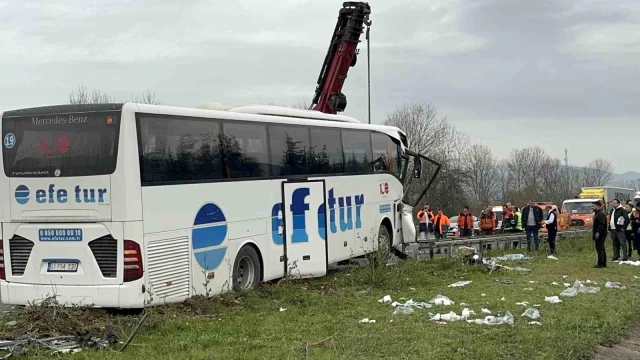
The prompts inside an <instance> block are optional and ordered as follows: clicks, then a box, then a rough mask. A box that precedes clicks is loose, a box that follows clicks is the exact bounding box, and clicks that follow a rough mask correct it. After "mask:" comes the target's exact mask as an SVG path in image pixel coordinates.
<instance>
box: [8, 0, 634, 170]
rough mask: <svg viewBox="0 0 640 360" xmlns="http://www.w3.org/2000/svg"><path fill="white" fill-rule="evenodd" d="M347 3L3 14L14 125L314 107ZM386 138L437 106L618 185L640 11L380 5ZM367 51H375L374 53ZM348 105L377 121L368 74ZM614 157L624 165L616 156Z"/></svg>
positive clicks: (378, 75) (161, 0)
mask: <svg viewBox="0 0 640 360" xmlns="http://www.w3.org/2000/svg"><path fill="white" fill-rule="evenodd" d="M341 4H342V1H304V0H295V1H294V0H289V1H277V2H265V1H260V0H251V1H243V2H240V3H231V2H225V1H205V0H194V1H189V2H181V1H169V0H154V1H151V0H110V1H92V2H86V1H82V0H73V1H61V0H60V1H56V0H40V1H34V0H32V1H28V2H27V1H20V0H9V1H6V0H5V1H2V0H0V38H1V39H2V40H3V41H1V42H0V109H13V108H18V107H25V106H37V105H43V104H52V103H60V102H64V101H66V99H67V96H68V93H69V92H70V91H72V90H73V89H74V88H75V86H76V85H77V84H78V83H85V84H86V85H87V86H89V87H95V88H99V89H101V90H103V91H105V92H108V93H110V94H113V95H114V96H116V97H118V98H121V99H127V98H129V96H130V95H131V93H135V92H140V91H142V90H144V89H146V88H147V87H149V88H151V89H153V90H155V91H156V93H157V94H158V96H159V97H160V98H161V100H162V101H163V103H165V104H170V105H178V106H195V105H197V104H198V103H200V102H203V101H220V102H223V103H230V104H242V103H258V102H261V103H265V102H268V103H279V104H291V103H296V102H299V101H301V100H307V101H309V100H310V99H311V97H312V96H313V90H314V88H315V82H316V79H317V76H318V72H319V70H320V66H321V64H322V60H323V58H324V54H325V51H326V49H327V46H328V42H329V38H330V35H331V31H332V30H333V26H334V24H335V20H336V17H337V13H338V10H339V9H340V7H341ZM371 6H372V19H373V26H372V33H371V35H372V108H373V118H374V122H380V121H382V120H383V119H384V114H385V113H387V112H389V111H392V110H393V109H394V108H395V107H396V106H398V105H400V104H402V103H406V102H410V101H429V102H432V103H433V104H434V105H435V106H436V107H438V108H439V109H440V111H441V113H443V114H446V115H448V117H449V119H450V120H451V121H452V122H453V123H455V124H456V125H458V126H459V127H460V128H461V129H462V130H464V131H467V132H469V133H470V134H471V135H472V137H473V139H474V141H476V142H484V143H486V144H488V145H489V146H491V147H492V148H493V149H494V150H495V151H496V152H497V153H498V154H499V155H500V156H506V155H507V154H508V152H509V149H510V148H511V147H513V146H530V145H542V146H544V147H545V148H547V150H548V151H549V152H550V153H552V154H554V155H556V156H562V155H563V153H562V152H563V150H564V148H565V147H568V148H569V149H570V154H571V155H570V157H571V160H572V162H575V163H576V164H582V163H584V162H586V161H588V160H589V159H591V158H593V157H595V156H602V157H605V158H609V159H611V160H612V161H614V163H615V166H616V169H617V170H618V171H625V170H638V168H637V165H636V164H635V163H633V162H630V161H628V160H626V159H627V158H628V155H627V153H628V152H627V149H628V146H626V144H625V145H623V146H620V149H616V148H615V147H614V146H613V145H612V144H611V142H604V141H603V140H605V139H606V140H610V139H613V138H616V139H618V141H620V142H621V143H622V142H627V143H630V142H631V141H635V137H634V135H633V134H634V133H635V132H637V131H638V130H639V129H640V126H639V125H638V120H637V115H636V114H638V113H639V112H640V105H638V102H637V100H636V99H637V98H638V96H639V95H640V90H638V87H637V86H635V84H636V83H638V82H639V81H640V70H639V69H638V68H637V65H636V64H637V63H638V61H640V25H638V24H640V22H639V21H638V20H639V18H640V3H638V2H637V1H632V0H620V1H616V2H613V3H612V2H610V1H607V2H605V1H598V0H585V1H582V0H581V1H578V0H574V1H552V0H544V1H535V2H533V1H513V0H475V1H468V0H465V1H462V0H433V1H429V2H425V1H417V0H414V1H411V0H393V1H392V0H375V1H371ZM363 40H364V37H363ZM360 48H361V51H362V52H361V54H362V55H361V57H360V61H359V63H358V65H357V66H356V67H355V68H353V69H352V70H351V72H350V73H349V79H348V80H347V82H346V85H345V89H344V92H345V93H346V94H347V97H348V100H349V105H348V107H347V112H346V113H347V115H352V116H354V117H357V118H360V119H362V120H364V119H365V116H366V112H367V110H366V108H367V98H366V61H365V60H366V59H365V57H364V55H365V46H364V43H363V44H361V46H360ZM612 148H613V149H612Z"/></svg>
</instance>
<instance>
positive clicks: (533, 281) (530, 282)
mask: <svg viewBox="0 0 640 360" xmlns="http://www.w3.org/2000/svg"><path fill="white" fill-rule="evenodd" d="M537 282H538V281H536V280H529V284H535V283H537Z"/></svg>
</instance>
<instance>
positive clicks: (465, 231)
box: [458, 206, 473, 237]
mask: <svg viewBox="0 0 640 360" xmlns="http://www.w3.org/2000/svg"><path fill="white" fill-rule="evenodd" d="M458 229H460V236H461V237H469V236H471V234H473V215H471V214H470V213H469V207H468V206H465V207H464V208H463V209H462V213H461V214H459V215H458Z"/></svg>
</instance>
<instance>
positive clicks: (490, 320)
mask: <svg viewBox="0 0 640 360" xmlns="http://www.w3.org/2000/svg"><path fill="white" fill-rule="evenodd" d="M467 322H468V323H476V324H478V325H505V324H509V325H511V326H513V324H514V323H515V319H514V318H513V315H511V313H510V312H508V311H507V313H506V314H504V316H502V317H498V316H487V317H485V318H484V319H476V320H467Z"/></svg>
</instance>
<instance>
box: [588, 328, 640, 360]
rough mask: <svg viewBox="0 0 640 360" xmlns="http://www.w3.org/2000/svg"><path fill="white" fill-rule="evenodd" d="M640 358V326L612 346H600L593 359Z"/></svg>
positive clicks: (622, 359)
mask: <svg viewBox="0 0 640 360" xmlns="http://www.w3.org/2000/svg"><path fill="white" fill-rule="evenodd" d="M608 359H611V360H638V359H640V327H636V328H635V329H634V330H633V331H632V332H631V334H630V335H629V337H628V338H626V339H624V340H622V341H620V342H619V343H618V344H615V345H613V346H612V347H604V346H599V347H598V348H597V350H596V355H595V356H594V357H593V360H608Z"/></svg>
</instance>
